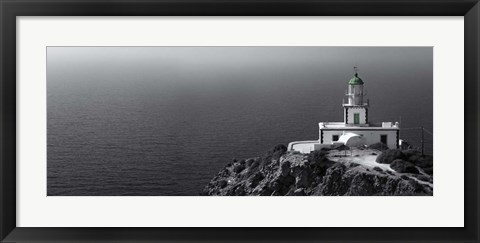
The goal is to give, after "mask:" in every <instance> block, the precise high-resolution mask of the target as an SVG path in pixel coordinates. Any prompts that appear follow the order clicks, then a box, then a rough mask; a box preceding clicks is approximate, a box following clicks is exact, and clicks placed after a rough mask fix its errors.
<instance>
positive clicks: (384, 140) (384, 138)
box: [380, 134, 387, 144]
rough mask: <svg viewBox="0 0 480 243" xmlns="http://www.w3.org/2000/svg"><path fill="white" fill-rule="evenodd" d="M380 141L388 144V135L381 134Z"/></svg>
mask: <svg viewBox="0 0 480 243" xmlns="http://www.w3.org/2000/svg"><path fill="white" fill-rule="evenodd" d="M380 142H381V143H383V144H387V135H384V134H382V135H380Z"/></svg>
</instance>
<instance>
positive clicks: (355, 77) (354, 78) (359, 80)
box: [348, 73, 363, 85]
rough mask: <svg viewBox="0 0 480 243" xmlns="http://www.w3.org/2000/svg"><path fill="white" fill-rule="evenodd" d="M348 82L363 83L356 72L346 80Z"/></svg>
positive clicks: (353, 83) (352, 83)
mask: <svg viewBox="0 0 480 243" xmlns="http://www.w3.org/2000/svg"><path fill="white" fill-rule="evenodd" d="M348 84H349V85H360V84H363V80H362V79H361V78H360V77H358V73H355V76H353V78H351V79H350V81H348Z"/></svg>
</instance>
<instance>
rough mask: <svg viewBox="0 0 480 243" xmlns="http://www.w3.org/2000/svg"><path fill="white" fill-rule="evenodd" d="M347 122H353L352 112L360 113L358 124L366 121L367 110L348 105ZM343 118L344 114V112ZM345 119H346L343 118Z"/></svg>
mask: <svg viewBox="0 0 480 243" xmlns="http://www.w3.org/2000/svg"><path fill="white" fill-rule="evenodd" d="M346 109H348V114H347V115H348V124H353V122H354V120H353V114H354V113H359V114H360V123H359V124H366V123H367V111H366V109H365V108H364V107H348V108H346ZM344 113H345V111H344ZM344 118H345V114H344ZM345 121H346V120H345Z"/></svg>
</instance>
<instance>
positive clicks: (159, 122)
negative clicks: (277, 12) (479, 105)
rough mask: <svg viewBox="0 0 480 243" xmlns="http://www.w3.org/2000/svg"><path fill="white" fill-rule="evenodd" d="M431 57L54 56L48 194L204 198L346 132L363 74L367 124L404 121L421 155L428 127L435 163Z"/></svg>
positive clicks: (381, 53) (88, 52)
mask: <svg viewBox="0 0 480 243" xmlns="http://www.w3.org/2000/svg"><path fill="white" fill-rule="evenodd" d="M432 51H433V50H432V49H431V48H417V49H415V48H403V49H402V48H377V49H375V48H343V49H342V48H329V47H324V48H315V47H304V48H301V47H297V48H288V47H283V48H282V47H262V48H260V47H257V48H252V47H250V48H246V47H243V48H240V47H225V48H220V47H218V48H215V47H210V48H202V47H195V48H193V47H192V48H187V47H185V48H172V47H158V48H155V47H150V48H134V47H130V48H127V47H123V49H122V48H121V47H118V48H108V47H97V48H87V47H50V48H49V49H48V50H47V146H48V147H47V194H48V196H197V195H199V194H200V192H201V191H202V189H203V188H204V187H205V186H206V185H207V184H208V182H209V181H210V180H211V179H212V178H213V177H214V176H215V175H216V174H217V173H218V172H219V171H220V170H221V169H222V168H223V167H224V166H225V165H226V164H228V163H230V162H232V160H233V159H246V158H251V157H257V156H261V155H262V154H264V153H265V152H266V151H268V150H269V149H271V148H273V147H274V146H275V145H277V144H284V145H287V144H288V143H289V142H291V141H298V140H314V139H318V122H321V121H343V107H342V100H343V98H344V97H345V90H346V89H347V82H348V80H349V79H350V78H351V77H352V76H353V69H352V67H353V66H354V65H358V66H359V76H360V77H361V78H362V79H363V81H364V82H365V89H366V90H367V95H366V97H365V98H368V99H369V100H370V109H369V121H372V122H382V121H391V122H395V121H399V122H400V124H401V127H402V130H401V132H400V137H401V138H402V139H405V140H407V141H408V142H409V143H411V144H412V145H413V146H416V147H419V148H420V146H421V130H420V129H419V127H422V126H423V127H424V128H425V129H426V131H427V132H429V133H427V132H425V133H424V147H425V150H426V151H427V152H428V153H432V152H433V135H431V134H430V133H432V132H433V66H432V55H433V53H432ZM364 58H365V61H362V60H363V59H364ZM352 59H355V60H354V61H352ZM403 128H405V129H403Z"/></svg>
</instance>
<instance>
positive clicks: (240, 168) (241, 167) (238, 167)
mask: <svg viewBox="0 0 480 243" xmlns="http://www.w3.org/2000/svg"><path fill="white" fill-rule="evenodd" d="M244 169H245V165H243V164H239V163H238V164H234V165H233V172H235V173H240V172H242V171H243V170H244Z"/></svg>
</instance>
